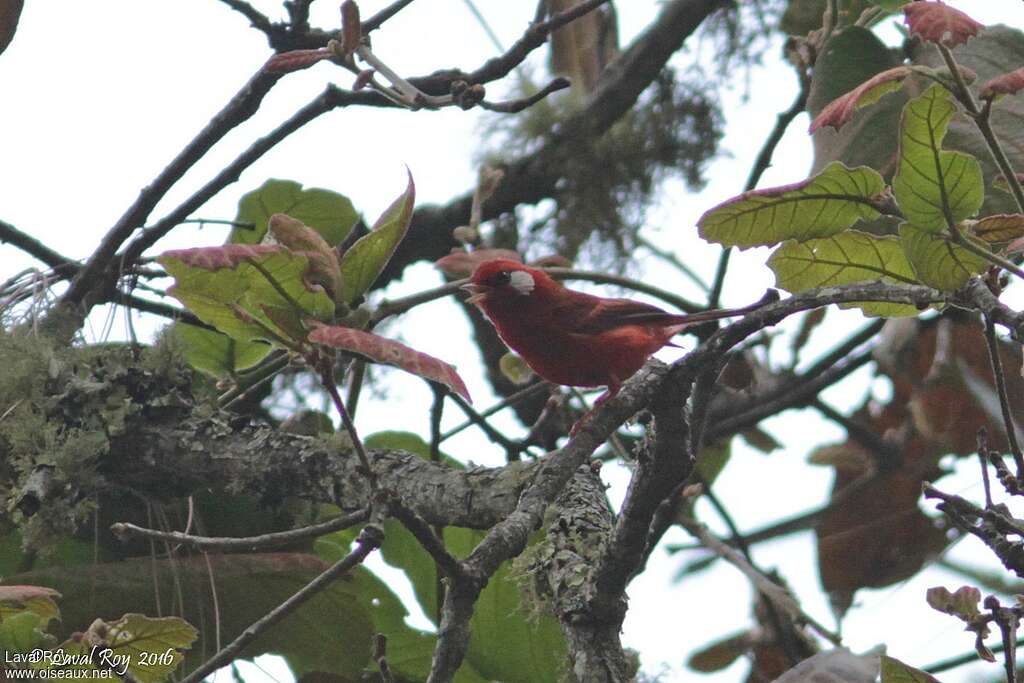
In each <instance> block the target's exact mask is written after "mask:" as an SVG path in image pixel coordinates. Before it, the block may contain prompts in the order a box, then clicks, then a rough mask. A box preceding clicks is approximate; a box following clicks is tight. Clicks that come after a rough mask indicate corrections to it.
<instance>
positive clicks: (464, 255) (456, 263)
mask: <svg viewBox="0 0 1024 683" xmlns="http://www.w3.org/2000/svg"><path fill="white" fill-rule="evenodd" d="M496 258H503V259H508V260H510V261H518V262H519V263H522V262H523V257H522V256H520V255H519V254H518V253H517V252H514V251H512V250H511V249H476V250H474V251H465V250H463V249H452V253H450V254H448V255H447V256H442V257H441V258H439V259H437V260H436V261H434V265H435V266H437V267H438V269H439V270H440V271H441V272H442V273H444V274H445V275H447V276H448V277H455V278H460V277H469V276H470V275H472V274H473V271H474V270H476V267H477V266H478V265H480V264H481V263H483V262H484V261H490V260H491V259H496Z"/></svg>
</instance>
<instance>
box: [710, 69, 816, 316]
mask: <svg viewBox="0 0 1024 683" xmlns="http://www.w3.org/2000/svg"><path fill="white" fill-rule="evenodd" d="M809 92H810V87H809V84H808V82H807V79H803V78H801V79H800V92H799V93H797V96H796V99H795V100H794V101H793V104H791V105H790V107H789V109H787V110H786V111H784V112H782V113H781V114H779V115H778V118H777V119H776V121H775V127H774V128H772V132H771V133H769V134H768V138H767V139H766V140H765V141H764V144H763V145H762V146H761V151H759V152H758V153H757V158H755V159H754V166H753V167H752V168H751V169H750V175H749V176H747V182H746V184H745V185H744V186H743V191H744V192H748V191H750V190H753V189H754V188H756V187H757V184H758V183H759V182H761V176H762V175H764V172H765V171H767V170H768V168H769V167H770V166H771V163H772V156H773V155H774V154H775V148H776V147H778V145H779V143H780V142H781V141H782V137H783V136H784V135H785V134H786V129H787V128H789V124H791V123H792V122H793V119H795V118H796V117H797V116H799V115H800V114H801V113H803V111H804V109H806V107H807V95H808V93H809ZM731 254H732V247H726V248H725V249H723V250H722V253H721V255H720V256H719V257H718V267H717V268H716V269H715V279H714V280H713V281H712V285H711V293H710V294H709V295H708V308H718V304H719V301H720V300H721V298H722V288H723V287H724V286H725V274H726V272H728V270H729V257H730V255H731Z"/></svg>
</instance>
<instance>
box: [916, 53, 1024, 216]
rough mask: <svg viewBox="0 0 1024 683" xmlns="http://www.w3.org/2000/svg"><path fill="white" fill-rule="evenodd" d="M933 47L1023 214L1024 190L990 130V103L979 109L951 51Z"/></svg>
mask: <svg viewBox="0 0 1024 683" xmlns="http://www.w3.org/2000/svg"><path fill="white" fill-rule="evenodd" d="M935 47H936V48H938V50H939V54H940V55H942V60H943V61H944V62H945V63H946V67H947V68H948V69H949V72H950V76H951V77H952V78H953V83H954V84H955V88H954V92H953V94H954V95H955V96H956V98H957V100H959V102H960V104H962V105H963V106H964V108H965V109H966V110H967V113H968V114H970V115H971V118H973V119H974V123H975V125H977V126H978V130H979V131H980V132H981V136H982V138H984V139H985V144H986V146H987V147H988V151H989V153H990V154H991V155H992V159H993V160H994V161H995V162H996V166H998V167H999V170H1000V171H1001V172H1002V173H1003V176H1004V177H1005V178H1006V183H1007V185H1009V187H1010V194H1012V195H1013V198H1014V200H1015V201H1016V202H1017V210H1018V211H1020V212H1022V213H1024V188H1021V184H1020V179H1019V178H1018V177H1017V174H1016V172H1015V171H1014V170H1013V165H1012V164H1011V163H1010V159H1009V157H1007V156H1006V151H1005V150H1004V149H1003V146H1002V144H1001V143H1000V142H999V138H998V137H997V136H996V134H995V131H993V130H992V122H991V112H992V102H991V101H987V102H986V103H985V106H984V107H979V106H978V103H977V101H975V99H974V95H973V93H971V91H970V89H969V88H968V87H967V82H966V81H965V80H964V76H963V74H962V73H961V72H960V67H959V66H958V65H957V63H956V59H955V58H954V57H953V53H952V51H950V49H949V48H948V47H946V46H945V45H942V44H941V43H936V45H935Z"/></svg>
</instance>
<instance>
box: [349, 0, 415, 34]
mask: <svg viewBox="0 0 1024 683" xmlns="http://www.w3.org/2000/svg"><path fill="white" fill-rule="evenodd" d="M412 1H413V0H397V1H396V2H393V3H391V4H390V5H388V6H387V7H385V8H384V9H382V10H381V11H379V12H377V13H376V14H374V15H373V16H372V17H370V18H369V19H367V20H366V21H363V22H360V26H361V27H362V29H363V35H364V36H365V35H366V34H368V33H369V32H370V31H375V30H377V29H378V28H380V26H381V24H383V23H384V22H385V21H387V20H388V19H390V18H391V17H393V16H395V15H396V14H398V13H399V12H401V11H402V10H403V9H405V8H406V7H408V6H409V5H411V4H412Z"/></svg>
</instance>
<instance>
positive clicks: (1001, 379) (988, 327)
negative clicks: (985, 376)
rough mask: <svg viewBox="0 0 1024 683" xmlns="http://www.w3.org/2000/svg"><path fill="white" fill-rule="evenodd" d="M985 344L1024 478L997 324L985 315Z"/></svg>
mask: <svg viewBox="0 0 1024 683" xmlns="http://www.w3.org/2000/svg"><path fill="white" fill-rule="evenodd" d="M985 344H986V345H987V346H988V357H989V360H990V361H991V363H992V375H993V377H994V378H995V382H996V392H997V393H998V394H999V407H1000V409H1001V410H1002V413H1003V426H1004V428H1005V429H1006V441H1007V443H1008V444H1009V445H1010V453H1011V454H1013V461H1014V463H1016V465H1017V479H1018V480H1021V479H1024V453H1022V452H1021V449H1020V443H1019V442H1018V441H1017V427H1016V425H1015V424H1014V422H1013V413H1012V412H1011V410H1010V397H1009V395H1008V394H1007V392H1006V376H1005V375H1004V374H1003V362H1002V360H1001V359H1000V357H999V345H998V343H997V341H996V325H995V323H994V322H992V319H991V318H989V317H988V316H985Z"/></svg>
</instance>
